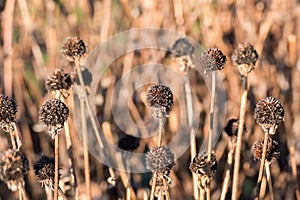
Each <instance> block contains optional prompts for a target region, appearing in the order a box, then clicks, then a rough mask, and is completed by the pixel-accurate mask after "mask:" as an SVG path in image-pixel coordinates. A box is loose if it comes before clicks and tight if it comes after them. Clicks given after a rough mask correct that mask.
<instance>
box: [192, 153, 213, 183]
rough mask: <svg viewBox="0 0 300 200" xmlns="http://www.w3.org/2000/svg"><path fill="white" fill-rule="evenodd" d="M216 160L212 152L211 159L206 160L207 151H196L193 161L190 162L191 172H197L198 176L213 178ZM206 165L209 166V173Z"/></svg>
mask: <svg viewBox="0 0 300 200" xmlns="http://www.w3.org/2000/svg"><path fill="white" fill-rule="evenodd" d="M217 166H218V162H217V160H216V155H215V154H214V153H213V152H212V154H211V160H210V162H208V154H207V152H205V151H204V152H201V153H198V154H197V155H196V156H195V157H194V159H193V161H192V162H191V163H190V170H191V172H193V173H195V174H198V175H199V176H204V177H207V178H209V179H211V178H213V176H214V174H215V173H216V170H217ZM208 167H210V173H209V174H208Z"/></svg>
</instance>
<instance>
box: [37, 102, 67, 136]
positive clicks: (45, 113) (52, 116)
mask: <svg viewBox="0 0 300 200" xmlns="http://www.w3.org/2000/svg"><path fill="white" fill-rule="evenodd" d="M68 117H69V109H68V107H67V106H66V104H64V103H63V102H62V101H61V100H59V99H50V100H48V101H46V102H45V103H44V104H43V105H42V107H41V109H40V111H39V119H40V121H41V122H43V123H44V124H45V125H46V126H47V127H48V132H49V134H50V135H51V136H52V138H54V137H55V135H56V134H58V133H59V131H60V130H61V129H62V128H63V126H64V122H65V121H66V120H67V119H68Z"/></svg>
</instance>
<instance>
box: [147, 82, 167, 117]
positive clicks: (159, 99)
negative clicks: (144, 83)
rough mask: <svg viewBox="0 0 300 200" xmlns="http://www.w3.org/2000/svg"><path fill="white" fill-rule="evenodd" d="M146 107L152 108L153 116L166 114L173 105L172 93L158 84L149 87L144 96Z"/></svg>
mask: <svg viewBox="0 0 300 200" xmlns="http://www.w3.org/2000/svg"><path fill="white" fill-rule="evenodd" d="M146 102H147V106H149V107H150V108H152V110H153V111H154V115H155V116H157V117H159V116H160V114H159V112H161V113H164V114H167V113H168V112H169V111H170V110H171V107H172V105H173V93H172V91H171V90H170V88H169V87H168V86H165V85H162V84H158V85H154V86H151V87H150V88H149V89H148V91H147V94H146Z"/></svg>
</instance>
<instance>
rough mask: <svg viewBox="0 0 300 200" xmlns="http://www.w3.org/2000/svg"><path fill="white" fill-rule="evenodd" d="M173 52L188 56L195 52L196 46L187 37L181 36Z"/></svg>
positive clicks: (178, 55) (176, 55) (177, 55)
mask: <svg viewBox="0 0 300 200" xmlns="http://www.w3.org/2000/svg"><path fill="white" fill-rule="evenodd" d="M171 52H172V55H174V56H175V57H181V56H188V55H191V54H193V52H194V47H193V46H192V45H191V43H190V42H189V41H188V40H187V39H186V38H179V39H178V40H176V42H175V44H174V45H173V47H172V49H171Z"/></svg>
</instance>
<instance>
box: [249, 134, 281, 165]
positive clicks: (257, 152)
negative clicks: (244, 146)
mask: <svg viewBox="0 0 300 200" xmlns="http://www.w3.org/2000/svg"><path fill="white" fill-rule="evenodd" d="M263 146H264V141H263V140H258V141H257V142H255V144H254V145H253V148H252V152H253V157H254V159H255V160H261V157H262V152H263ZM279 156H280V151H279V144H278V142H277V141H276V140H274V139H272V138H269V139H268V144H267V153H266V160H267V161H268V162H271V160H272V159H277V158H279Z"/></svg>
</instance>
